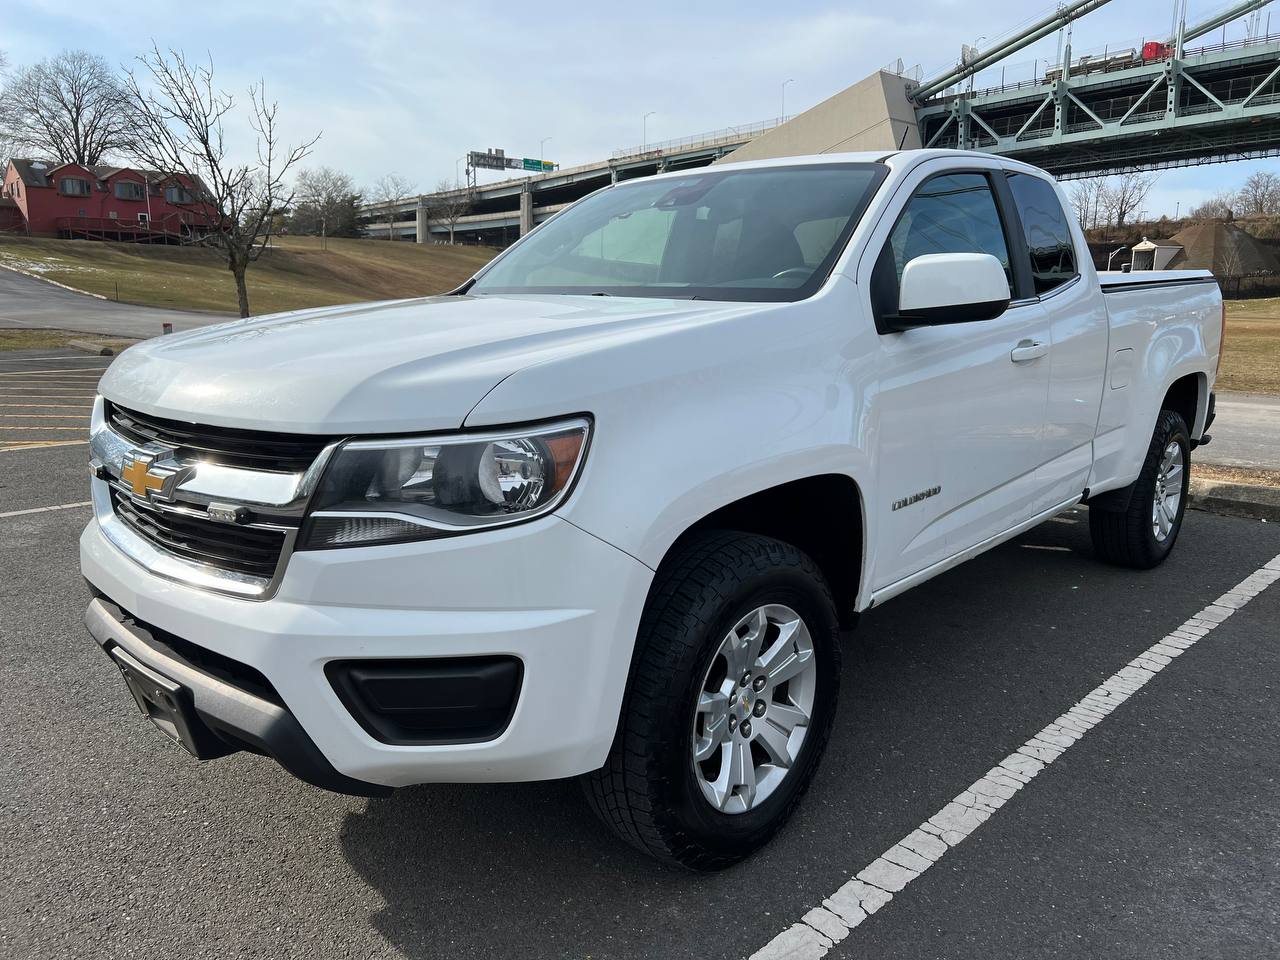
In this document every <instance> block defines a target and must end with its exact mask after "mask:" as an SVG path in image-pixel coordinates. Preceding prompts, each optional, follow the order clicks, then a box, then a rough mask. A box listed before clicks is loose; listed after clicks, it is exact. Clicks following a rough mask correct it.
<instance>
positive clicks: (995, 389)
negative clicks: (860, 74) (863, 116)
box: [860, 164, 1050, 589]
mask: <svg viewBox="0 0 1280 960" xmlns="http://www.w3.org/2000/svg"><path fill="white" fill-rule="evenodd" d="M924 167H925V170H926V171H928V172H927V173H924V172H922V173H918V174H916V175H915V176H914V177H913V178H911V179H909V180H908V181H907V182H906V184H904V188H903V189H904V190H909V191H910V195H909V199H907V200H906V201H905V203H904V205H902V206H901V207H898V208H896V209H897V210H898V211H899V212H898V213H897V214H896V215H893V216H894V219H893V220H892V221H891V226H888V227H886V226H885V224H883V223H882V224H881V225H879V226H878V227H877V232H876V234H875V235H873V238H872V240H871V243H872V246H871V247H869V248H868V249H869V252H870V253H872V255H873V256H874V257H875V263H874V267H873V268H872V269H871V273H870V276H866V275H865V274H863V276H864V277H865V282H867V284H868V288H869V291H870V299H871V306H872V310H873V313H874V314H875V315H876V316H877V317H883V316H886V315H887V314H889V313H892V312H895V311H896V309H897V293H898V284H899V282H900V280H901V278H902V271H903V268H905V266H906V264H907V263H908V262H909V261H910V260H912V259H913V258H915V257H917V256H921V255H924V254H929V253H989V254H991V255H993V256H995V257H996V258H997V259H998V260H1000V261H1001V263H1002V264H1004V265H1005V268H1006V275H1007V276H1008V278H1009V283H1010V288H1011V291H1012V295H1013V297H1014V300H1013V302H1012V303H1011V304H1010V307H1009V309H1008V310H1007V311H1006V312H1005V313H1004V314H1003V315H1002V316H1000V317H997V318H995V319H994V320H985V321H976V322H971V323H955V324H947V325H943V326H935V327H924V328H920V329H914V330H907V331H905V332H896V333H895V332H882V333H881V334H880V336H879V356H878V358H877V370H878V371H879V373H880V379H879V389H878V392H877V394H876V397H875V401H874V416H875V424H876V433H877V439H876V443H875V456H876V460H877V465H876V471H877V478H878V482H877V485H876V503H875V505H874V509H875V510H876V511H877V519H878V521H879V526H878V531H879V532H878V534H877V544H876V559H875V565H874V577H873V589H881V588H883V587H886V586H889V585H891V584H893V583H895V582H897V581H899V580H902V579H904V578H905V577H908V576H910V575H912V574H914V573H916V572H918V571H921V570H923V569H925V568H926V567H928V566H930V565H932V564H934V563H936V562H938V561H940V560H944V559H946V558H947V557H949V556H951V555H953V554H955V553H958V552H960V551H962V550H964V549H965V548H967V547H969V546H973V545H975V544H977V543H980V542H982V541H983V540H985V539H987V538H989V537H992V536H996V535H998V534H1000V533H1002V532H1004V531H1005V530H1007V529H1009V528H1010V527H1013V526H1015V525H1017V524H1018V523H1020V522H1021V521H1023V520H1024V519H1027V518H1028V517H1030V516H1032V515H1033V514H1034V513H1035V500H1036V481H1035V474H1036V469H1037V468H1038V467H1039V466H1040V464H1041V463H1043V461H1044V458H1043V437H1042V433H1043V427H1044V421H1045V405H1046V402H1047V397H1048V390H1049V359H1048V358H1049V352H1050V350H1049V338H1050V333H1049V324H1048V321H1047V319H1046V316H1045V312H1044V309H1043V307H1042V306H1041V305H1040V304H1039V302H1038V301H1037V300H1035V299H1034V298H1026V297H1024V296H1022V294H1024V293H1025V292H1026V291H1025V287H1026V276H1025V273H1026V271H1025V252H1024V250H1023V247H1022V241H1021V236H1020V234H1019V233H1015V232H1014V230H1013V227H1014V226H1015V225H1016V221H1012V220H1010V218H1009V216H1008V213H1007V206H1008V204H1009V202H1010V201H1009V200H1008V193H1007V188H1006V187H1005V185H1004V183H1003V176H1004V174H1003V171H1002V170H1000V169H999V168H998V167H996V166H994V165H993V166H992V167H989V168H986V169H983V168H981V167H979V168H978V169H961V170H955V169H953V170H946V169H945V168H943V170H942V172H938V173H934V172H933V171H934V170H937V169H938V165H937V164H928V165H924ZM877 236H879V237H882V238H883V239H880V240H877V239H876V237H877ZM862 269H865V264H864V267H863V268H862ZM860 273H862V270H860Z"/></svg>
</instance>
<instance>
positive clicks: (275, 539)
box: [111, 487, 285, 580]
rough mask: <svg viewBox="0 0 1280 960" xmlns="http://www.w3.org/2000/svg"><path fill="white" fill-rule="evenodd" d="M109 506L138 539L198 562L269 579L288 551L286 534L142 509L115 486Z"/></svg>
mask: <svg viewBox="0 0 1280 960" xmlns="http://www.w3.org/2000/svg"><path fill="white" fill-rule="evenodd" d="M111 508H112V510H114V511H115V514H116V516H117V517H119V518H120V520H121V521H122V522H123V523H124V524H125V525H126V526H128V527H129V528H130V529H131V530H133V531H134V532H135V533H137V534H138V535H139V536H141V537H144V538H145V539H147V540H149V541H150V542H151V543H153V544H155V545H156V546H157V547H159V548H160V549H162V550H166V551H168V552H169V553H172V554H174V555H176V556H179V557H182V558H184V559H186V560H192V561H194V562H196V563H203V564H206V565H208V566H212V567H217V568H218V569H220V570H230V571H232V572H235V573H244V574H249V575H250V576H254V577H263V578H265V579H268V580H270V579H271V578H272V577H273V576H275V572H276V566H277V565H278V564H279V562H280V554H281V552H282V551H283V549H284V541H285V531H283V530H262V529H258V528H256V527H246V526H240V525H237V524H224V523H217V522H215V521H213V520H203V519H200V518H198V517H191V516H185V515H183V514H180V513H172V512H164V511H160V510H155V509H152V508H151V507H148V506H143V505H142V504H140V503H138V502H137V501H136V500H133V499H132V498H131V497H129V496H127V495H126V494H123V493H121V492H120V491H119V490H117V489H115V488H114V487H113V488H112V489H111Z"/></svg>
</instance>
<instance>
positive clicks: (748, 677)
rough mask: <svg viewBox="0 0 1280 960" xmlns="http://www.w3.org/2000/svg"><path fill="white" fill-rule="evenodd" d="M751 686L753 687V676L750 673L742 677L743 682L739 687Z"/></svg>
mask: <svg viewBox="0 0 1280 960" xmlns="http://www.w3.org/2000/svg"><path fill="white" fill-rule="evenodd" d="M750 685H751V674H750V673H749V672H748V673H744V674H743V675H742V680H741V682H740V683H739V684H738V686H740V687H747V686H750Z"/></svg>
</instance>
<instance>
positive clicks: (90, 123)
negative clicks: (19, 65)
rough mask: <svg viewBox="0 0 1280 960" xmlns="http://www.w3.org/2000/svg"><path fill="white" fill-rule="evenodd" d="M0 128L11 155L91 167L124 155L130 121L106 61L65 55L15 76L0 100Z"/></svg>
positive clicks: (72, 53)
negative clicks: (17, 153) (15, 152)
mask: <svg viewBox="0 0 1280 960" xmlns="http://www.w3.org/2000/svg"><path fill="white" fill-rule="evenodd" d="M0 128H3V129H4V130H5V131H6V132H7V138H8V140H9V141H10V143H11V145H12V148H13V149H17V150H23V151H25V152H27V153H29V154H31V155H32V156H36V157H40V158H42V159H47V160H56V161H58V162H59V163H78V164H81V165H83V166H92V165H94V164H97V163H101V162H102V160H103V158H104V157H106V156H108V155H109V154H112V153H121V152H125V151H127V150H128V149H129V146H130V144H131V143H132V141H133V133H134V117H133V113H132V110H131V104H130V100H129V96H128V92H127V90H126V88H125V84H124V83H123V82H122V81H121V78H120V77H119V76H118V75H117V74H116V72H115V71H114V70H113V69H112V68H111V66H110V65H109V64H108V63H107V61H106V60H104V59H103V58H102V57H99V56H95V55H94V54H91V53H86V52H85V51H83V50H66V51H64V52H62V53H60V54H58V55H57V56H56V57H51V58H49V59H47V60H41V61H40V62H39V63H37V64H34V65H33V66H29V67H25V68H23V69H21V70H19V71H17V73H15V74H14V76H13V78H12V79H11V80H10V81H9V82H8V83H7V84H6V85H5V88H4V91H3V94H2V95H0Z"/></svg>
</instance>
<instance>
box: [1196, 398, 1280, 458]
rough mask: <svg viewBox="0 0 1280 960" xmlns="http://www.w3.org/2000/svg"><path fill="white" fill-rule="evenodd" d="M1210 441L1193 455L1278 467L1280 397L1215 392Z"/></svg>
mask: <svg viewBox="0 0 1280 960" xmlns="http://www.w3.org/2000/svg"><path fill="white" fill-rule="evenodd" d="M1217 410H1218V416H1217V419H1216V420H1215V421H1214V423H1213V426H1212V427H1211V428H1210V430H1209V432H1210V434H1212V436H1213V442H1212V443H1210V444H1209V445H1208V446H1207V447H1201V448H1200V449H1199V450H1197V451H1196V459H1197V460H1200V461H1203V462H1204V463H1216V464H1221V465H1224V466H1232V467H1253V468H1255V469H1258V468H1261V469H1266V470H1280V397H1264V396H1260V395H1258V394H1253V393H1220V394H1218V406H1217Z"/></svg>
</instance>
